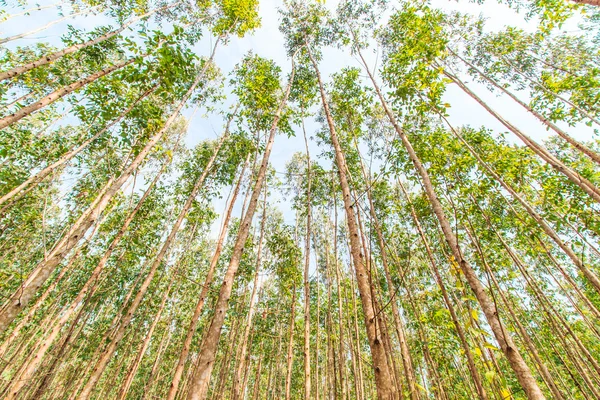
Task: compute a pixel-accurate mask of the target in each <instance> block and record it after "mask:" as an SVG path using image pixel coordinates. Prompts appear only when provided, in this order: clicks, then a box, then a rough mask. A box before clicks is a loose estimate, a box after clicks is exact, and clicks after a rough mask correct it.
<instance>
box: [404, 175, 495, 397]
mask: <svg viewBox="0 0 600 400" xmlns="http://www.w3.org/2000/svg"><path fill="white" fill-rule="evenodd" d="M398 184H399V185H398V186H400V188H401V189H402V192H403V193H404V196H405V198H406V201H407V202H408V204H409V206H410V213H411V215H412V218H413V221H414V223H415V225H416V227H417V231H418V232H419V236H420V237H421V241H422V242H423V245H424V246H425V250H426V252H427V257H428V258H429V265H430V268H431V272H432V273H433V276H434V277H435V281H436V283H437V285H438V286H439V288H440V291H441V292H442V297H443V298H444V303H445V304H446V307H447V308H448V311H449V312H450V317H451V318H452V322H453V324H454V328H455V329H456V333H457V335H458V338H459V340H460V343H461V345H462V347H463V350H464V352H465V355H466V357H467V366H468V368H469V372H470V373H471V377H472V378H473V383H474V384H475V390H476V392H477V395H478V396H479V398H480V399H481V400H487V399H488V396H487V393H486V391H485V388H484V387H483V381H482V379H481V375H480V374H479V372H478V371H477V367H476V366H475V359H474V357H473V353H472V352H471V347H470V346H469V343H468V341H467V336H466V334H465V331H464V330H463V327H462V325H461V324H460V322H459V320H458V316H457V314H456V310H455V309H454V306H453V305H452V301H451V300H450V297H449V296H448V291H447V290H446V285H445V284H444V281H443V280H442V277H441V275H440V271H439V269H438V266H437V262H436V261H435V258H434V256H433V251H432V250H431V247H430V246H429V241H428V240H427V237H426V236H425V232H424V231H423V228H422V227H421V222H420V221H419V217H418V216H417V213H416V212H415V209H414V207H413V205H412V202H411V201H410V197H409V196H408V193H407V192H406V189H404V186H403V185H402V182H401V181H398Z"/></svg>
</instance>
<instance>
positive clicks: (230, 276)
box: [187, 57, 295, 400]
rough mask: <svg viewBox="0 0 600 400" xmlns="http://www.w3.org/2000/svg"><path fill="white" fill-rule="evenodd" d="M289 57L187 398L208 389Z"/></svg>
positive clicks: (198, 396) (276, 119) (262, 176)
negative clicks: (252, 185) (248, 197)
mask: <svg viewBox="0 0 600 400" xmlns="http://www.w3.org/2000/svg"><path fill="white" fill-rule="evenodd" d="M293 60H294V58H293V57H292V75H291V77H290V81H289V83H288V85H287V88H286V89H285V93H284V95H283V98H282V100H281V103H280V104H279V107H278V109H277V112H276V113H275V116H274V118H273V124H272V125H271V129H270V132H269V138H268V140H267V144H266V146H265V152H264V155H263V159H262V162H261V165H260V169H259V171H258V175H257V177H256V182H255V184H254V188H253V191H252V197H251V198H250V204H249V205H248V210H247V211H246V213H245V215H244V218H243V220H242V223H241V225H240V230H239V232H238V235H237V239H236V241H235V245H234V247H233V252H232V255H231V260H230V261H229V265H228V267H227V271H226V273H225V277H224V279H223V284H222V285H221V289H220V291H219V296H218V298H217V304H216V307H215V314H214V316H213V318H212V321H211V323H210V326H209V328H208V333H207V335H206V338H205V340H204V343H203V345H202V349H201V351H200V356H199V357H198V365H197V367H196V370H195V371H194V373H193V374H192V382H191V384H190V389H189V392H188V396H187V398H188V400H199V399H201V400H204V399H206V395H207V393H208V385H209V383H210V376H211V374H212V369H213V367H214V362H215V355H216V353H217V346H218V344H219V338H220V336H221V329H222V328H223V323H224V321H225V314H226V313H227V309H228V308H229V297H230V296H231V290H232V288H233V280H234V277H235V274H236V272H237V270H238V267H239V265H240V260H241V257H242V253H243V251H244V246H245V244H246V239H247V238H248V235H249V233H250V227H251V225H252V219H253V217H254V212H255V211H256V205H257V203H258V197H259V196H260V192H261V190H262V186H263V183H264V181H265V179H266V174H267V166H268V164H269V157H270V155H271V150H272V148H273V142H274V141H275V132H276V131H277V124H278V123H279V119H280V118H281V113H282V112H283V109H284V107H285V105H286V103H287V99H288V97H289V95H290V90H291V85H292V82H293V79H294V72H295V67H294V64H293V62H294V61H293Z"/></svg>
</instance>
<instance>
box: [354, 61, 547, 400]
mask: <svg viewBox="0 0 600 400" xmlns="http://www.w3.org/2000/svg"><path fill="white" fill-rule="evenodd" d="M361 59H362V62H363V65H364V66H365V69H366V70H367V73H368V74H369V78H370V79H371V81H372V83H373V87H374V89H375V92H376V93H377V96H378V97H379V100H380V102H381V105H382V107H383V109H384V111H385V113H386V115H387V116H388V119H389V121H390V123H391V124H392V126H393V127H394V129H395V130H396V133H397V134H398V136H399V137H400V139H401V140H402V144H403V145H404V147H405V149H406V151H407V152H408V154H409V157H410V159H411V161H412V163H413V165H414V167H415V169H416V170H417V172H418V174H419V175H420V176H421V182H422V183H423V186H424V188H425V193H426V195H427V198H428V199H429V203H430V204H431V207H432V209H433V212H434V214H435V216H436V217H437V219H438V221H439V223H440V226H441V228H442V232H443V233H444V237H445V239H446V242H447V243H448V246H449V247H450V250H451V251H452V255H453V257H454V260H455V262H456V263H458V266H459V267H460V269H461V271H462V272H463V274H464V276H465V278H466V279H467V282H468V284H469V286H470V287H471V290H472V291H473V293H474V294H475V297H476V298H477V301H478V302H479V305H480V306H481V308H482V310H483V313H484V314H485V316H486V319H487V321H488V324H489V325H490V328H491V330H492V332H493V333H494V336H495V337H496V340H497V341H498V344H499V345H500V348H501V349H502V351H503V353H504V355H505V356H506V358H507V359H508V362H509V364H510V366H511V368H512V369H513V371H514V372H515V375H516V377H517V380H518V381H519V383H520V384H521V387H523V390H524V391H525V393H526V394H527V397H528V398H529V399H530V400H542V399H545V396H544V394H543V393H542V391H541V389H540V388H539V386H538V384H537V382H536V380H535V377H534V376H533V374H532V373H531V370H530V369H529V367H528V366H527V363H526V362H525V360H524V359H523V357H522V356H521V353H520V352H519V350H518V348H517V347H516V345H515V343H514V342H513V340H512V337H511V336H510V334H509V333H508V332H507V331H506V330H505V328H504V326H503V325H502V323H501V321H500V318H499V315H498V310H497V309H496V306H495V304H494V303H493V301H492V300H491V299H490V298H489V296H488V294H487V293H486V291H485V288H484V287H483V285H482V283H481V281H480V280H479V277H478V276H477V274H476V273H475V271H474V270H473V268H472V267H471V265H470V264H469V262H468V261H467V260H466V259H465V258H464V257H463V252H462V251H461V249H460V247H459V244H458V239H457V238H456V236H455V235H454V232H453V231H452V227H451V226H450V222H449V221H448V219H447V217H446V214H445V212H444V209H443V208H442V204H441V203H440V201H439V200H438V198H437V195H436V193H435V190H434V188H433V184H432V183H431V179H430V178H429V174H428V173H427V170H426V169H425V167H424V166H423V164H422V163H421V160H420V159H419V157H418V156H417V154H416V153H415V151H414V149H413V147H412V144H411V143H410V141H409V140H408V137H407V136H406V134H405V132H404V131H403V130H402V129H401V128H400V126H399V125H398V123H397V121H396V117H395V116H394V114H393V113H392V111H391V110H390V108H389V107H388V104H387V101H386V100H385V98H384V97H383V94H382V93H381V90H380V89H379V86H378V85H377V83H376V82H375V78H374V77H373V75H372V74H371V71H370V70H369V69H368V67H367V63H366V61H365V60H364V59H363V58H362V56H361Z"/></svg>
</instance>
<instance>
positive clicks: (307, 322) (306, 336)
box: [302, 120, 319, 400]
mask: <svg viewBox="0 0 600 400" xmlns="http://www.w3.org/2000/svg"><path fill="white" fill-rule="evenodd" d="M302 132H303V133H304V145H305V147H306V236H305V241H306V242H305V246H304V400H310V281H309V272H310V271H309V267H310V237H311V233H312V232H311V201H312V200H311V193H310V190H311V176H310V163H311V161H310V152H309V150H308V138H307V137H306V129H304V120H302ZM317 284H318V283H317ZM318 323H319V322H318V321H317V325H318ZM318 340H319V338H317V342H318ZM317 357H318V355H317ZM318 385H319V384H318V381H317V392H318Z"/></svg>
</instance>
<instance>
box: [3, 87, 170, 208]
mask: <svg viewBox="0 0 600 400" xmlns="http://www.w3.org/2000/svg"><path fill="white" fill-rule="evenodd" d="M157 88H158V85H155V86H154V87H153V88H151V89H150V90H147V91H146V92H144V93H143V94H142V95H141V96H140V97H139V98H138V99H137V100H136V101H135V102H133V103H132V104H131V106H129V107H128V108H127V109H126V110H125V111H123V112H122V113H121V115H119V117H117V119H115V120H114V121H113V122H111V123H110V124H108V125H106V126H105V127H104V128H103V129H101V130H100V131H98V133H96V134H95V135H94V136H92V137H91V138H89V139H88V140H86V141H84V142H83V143H81V144H80V145H79V146H76V147H75V148H73V149H71V150H70V151H68V152H66V153H65V154H63V155H62V156H61V157H60V158H59V159H58V160H56V161H55V162H53V163H52V164H50V165H47V166H46V167H44V168H42V169H41V170H40V171H39V172H37V173H35V174H34V175H31V176H30V177H29V178H27V179H26V180H25V181H24V182H23V183H21V184H20V185H19V186H17V187H16V188H14V189H12V190H11V191H10V192H8V193H7V194H5V195H4V196H2V197H1V198H0V205H3V204H4V203H6V202H9V204H11V203H14V202H15V201H17V200H19V199H20V198H21V197H22V196H23V195H24V194H25V193H23V192H24V191H25V190H26V189H27V188H28V187H29V186H31V185H36V184H38V183H40V182H41V181H42V180H44V178H46V177H47V176H48V175H50V174H51V173H52V172H54V171H55V170H56V169H57V168H60V167H61V166H63V165H65V164H66V163H67V162H69V161H70V160H71V159H72V158H73V157H75V156H76V155H77V154H79V153H80V152H81V151H82V150H83V149H85V148H86V147H87V146H89V145H90V144H91V143H92V142H94V141H95V140H96V139H98V138H99V137H100V136H102V135H103V134H104V133H106V132H107V131H108V130H109V129H110V128H111V127H113V126H114V125H115V124H117V123H119V121H121V120H122V119H123V118H124V117H125V116H126V115H127V114H128V113H129V112H130V111H131V110H132V109H133V108H134V107H135V106H136V105H137V104H138V103H139V102H140V101H142V100H143V99H144V98H146V97H147V96H148V95H150V94H151V93H152V92H154V91H155V90H156V89H157ZM0 214H2V212H1V211H0Z"/></svg>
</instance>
